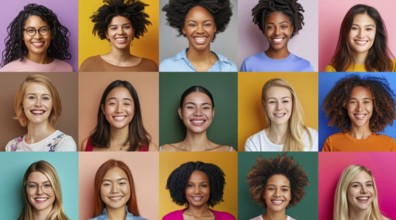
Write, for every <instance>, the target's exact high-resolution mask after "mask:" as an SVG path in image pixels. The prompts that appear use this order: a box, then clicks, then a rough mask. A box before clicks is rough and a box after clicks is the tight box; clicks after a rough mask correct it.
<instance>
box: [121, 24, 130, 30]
mask: <svg viewBox="0 0 396 220" xmlns="http://www.w3.org/2000/svg"><path fill="white" fill-rule="evenodd" d="M122 27H123V28H124V29H131V28H132V25H129V24H126V25H123V26H122Z"/></svg>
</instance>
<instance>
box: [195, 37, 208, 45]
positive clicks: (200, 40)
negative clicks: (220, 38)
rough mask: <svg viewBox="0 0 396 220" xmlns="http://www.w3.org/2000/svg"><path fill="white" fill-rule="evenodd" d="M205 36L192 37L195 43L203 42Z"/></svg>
mask: <svg viewBox="0 0 396 220" xmlns="http://www.w3.org/2000/svg"><path fill="white" fill-rule="evenodd" d="M206 39H207V37H194V40H195V42H196V43H197V44H203V43H205V42H206Z"/></svg>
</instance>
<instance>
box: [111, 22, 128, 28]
mask: <svg viewBox="0 0 396 220" xmlns="http://www.w3.org/2000/svg"><path fill="white" fill-rule="evenodd" d="M120 25H121V26H122V25H132V23H131V22H127V23H123V24H109V27H117V26H120Z"/></svg>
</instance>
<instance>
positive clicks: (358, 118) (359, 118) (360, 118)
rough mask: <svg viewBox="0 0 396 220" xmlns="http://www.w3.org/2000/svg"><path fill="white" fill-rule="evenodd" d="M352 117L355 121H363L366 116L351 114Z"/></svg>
mask: <svg viewBox="0 0 396 220" xmlns="http://www.w3.org/2000/svg"><path fill="white" fill-rule="evenodd" d="M353 115H354V116H355V119H356V120H363V119H365V118H366V115H367V114H361V113H360V114H353Z"/></svg>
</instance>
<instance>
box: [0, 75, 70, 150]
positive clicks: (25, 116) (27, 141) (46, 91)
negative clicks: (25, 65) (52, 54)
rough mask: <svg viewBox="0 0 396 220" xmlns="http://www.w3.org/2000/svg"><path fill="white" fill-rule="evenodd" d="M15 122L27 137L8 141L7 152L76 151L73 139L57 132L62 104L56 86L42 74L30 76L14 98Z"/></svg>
mask: <svg viewBox="0 0 396 220" xmlns="http://www.w3.org/2000/svg"><path fill="white" fill-rule="evenodd" d="M14 109H15V113H16V117H15V118H16V119H17V120H18V121H19V124H20V125H21V126H22V127H26V128H27V134H26V135H23V136H19V137H17V138H15V139H13V140H11V141H9V142H8V144H7V146H6V148H5V149H6V151H47V152H54V151H76V148H77V147H76V143H75V142H74V140H73V138H72V137H70V136H68V135H66V134H64V133H63V132H61V131H59V130H56V129H55V124H56V122H57V121H58V119H59V117H60V115H61V113H62V104H61V100H60V97H59V94H58V91H57V90H56V87H55V85H54V84H53V83H52V82H51V80H50V79H48V78H47V77H45V76H43V75H38V74H37V75H29V76H28V77H26V79H25V81H24V82H22V84H21V86H20V87H19V90H18V92H17V95H16V96H15V101H14Z"/></svg>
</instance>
